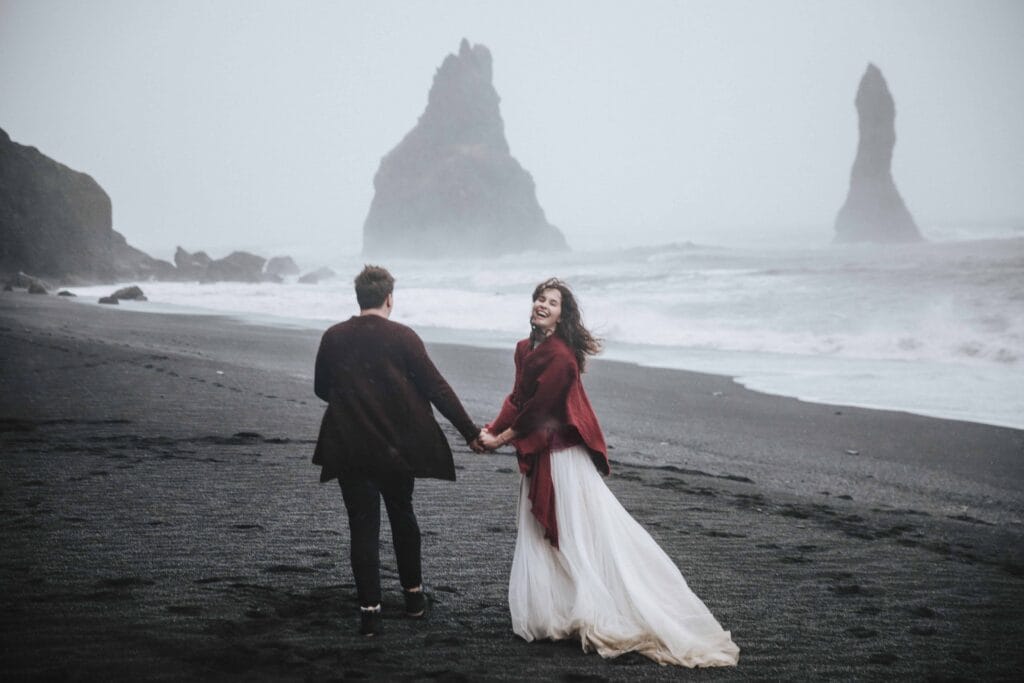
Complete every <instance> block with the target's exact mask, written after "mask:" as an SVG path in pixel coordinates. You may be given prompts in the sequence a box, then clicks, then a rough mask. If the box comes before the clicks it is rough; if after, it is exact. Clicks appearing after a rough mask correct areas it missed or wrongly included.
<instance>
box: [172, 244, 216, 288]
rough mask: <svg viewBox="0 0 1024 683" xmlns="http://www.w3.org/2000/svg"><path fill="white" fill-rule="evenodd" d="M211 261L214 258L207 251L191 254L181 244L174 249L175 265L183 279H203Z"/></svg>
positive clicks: (179, 276)
mask: <svg viewBox="0 0 1024 683" xmlns="http://www.w3.org/2000/svg"><path fill="white" fill-rule="evenodd" d="M211 261H213V259H212V258H210V257H209V256H208V255H207V254H206V252H205V251H197V252H196V253H194V254H190V253H188V252H187V251H185V250H184V249H182V248H181V247H180V246H179V247H178V248H177V249H175V250H174V265H175V267H176V268H177V269H178V270H177V273H176V275H177V277H178V278H179V279H182V280H199V279H202V277H203V276H204V275H205V274H206V269H207V268H209V267H210V262H211Z"/></svg>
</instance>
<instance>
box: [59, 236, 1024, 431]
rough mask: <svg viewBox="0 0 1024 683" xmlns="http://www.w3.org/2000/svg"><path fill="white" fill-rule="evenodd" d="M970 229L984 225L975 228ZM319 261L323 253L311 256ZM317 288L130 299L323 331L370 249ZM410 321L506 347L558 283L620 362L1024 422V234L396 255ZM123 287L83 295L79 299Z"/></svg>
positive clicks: (435, 334)
mask: <svg viewBox="0 0 1024 683" xmlns="http://www.w3.org/2000/svg"><path fill="white" fill-rule="evenodd" d="M968 236H969V235H968ZM302 265H304V266H308V269H310V270H311V269H313V268H315V267H318V266H320V265H323V264H322V263H308V264H302ZM328 265H330V266H331V267H332V268H333V269H334V270H335V271H337V272H338V273H339V274H340V275H339V277H338V278H337V279H336V280H332V281H327V282H322V283H320V284H318V285H302V284H298V283H297V282H294V281H290V282H286V283H284V284H269V283H265V284H236V283H219V284H207V285H200V284H196V283H162V282H150V283H139V284H141V285H142V287H143V289H144V290H145V292H146V294H147V296H148V297H149V299H150V301H149V302H146V303H128V304H127V305H126V308H129V309H131V310H147V311H157V312H163V313H171V314H173V313H202V312H210V313H222V314H224V313H226V314H230V315H234V316H238V317H241V318H244V319H247V320H251V321H256V322H261V323H266V324H274V325H288V326H300V327H308V328H311V329H324V328H325V327H326V326H327V325H329V324H331V323H333V322H336V321H338V320H343V319H346V318H348V317H349V316H350V315H352V314H353V313H354V312H356V311H357V306H356V302H355V295H354V293H353V291H352V284H351V282H352V277H353V276H354V275H355V273H356V272H358V270H359V269H360V268H361V266H362V259H361V258H360V257H358V256H347V257H345V256H343V257H339V258H336V259H334V260H333V261H332V262H329V263H328ZM386 265H387V267H388V268H389V269H390V270H391V271H392V273H393V274H394V275H395V277H396V278H397V285H396V295H395V312H394V319H395V320H397V321H399V322H402V323H405V324H407V325H410V326H411V327H413V328H414V329H416V330H417V331H418V332H419V333H420V335H421V336H422V337H423V338H424V339H426V340H428V341H437V342H454V343H463V344H471V345H476V346H485V347H494V348H504V349H507V350H508V351H509V353H511V350H512V344H513V342H514V341H515V340H517V339H520V338H522V337H524V336H525V335H526V334H527V333H528V331H529V324H528V319H529V310H530V294H531V292H532V289H533V287H534V285H535V284H536V283H537V282H539V281H541V280H543V279H545V278H547V277H549V276H558V277H561V278H563V279H565V280H567V281H568V282H569V283H570V284H571V285H572V287H573V289H574V290H575V291H576V293H577V295H578V297H579V299H580V301H581V303H582V305H583V310H584V316H585V320H586V322H587V324H588V326H589V327H590V328H591V329H592V330H593V331H594V332H596V333H597V334H598V335H599V336H601V337H602V338H603V339H604V340H605V345H606V350H605V352H604V354H603V356H604V357H606V358H612V359H617V360H623V361H629V362H634V363H638V364H642V365H648V366H654V367H666V368H680V369H689V370H698V371H704V372H712V373H717V374H724V375H729V376H732V377H734V378H735V379H736V381H738V382H739V383H740V384H742V385H744V386H746V387H748V388H751V389H755V390H758V391H763V392H767V393H771V394H779V395H783V396H792V397H796V398H800V399H802V400H806V401H814V402H823V403H834V404H842V405H855V406H862V407H871V408H884V409H895V410H903V411H908V412H912V413H918V414H922V415H930V416H935V417H944V418H951V419H958V420H968V421H975V422H982V423H988V424H994V425H1003V426H1009V427H1015V428H1024V238H1021V237H1015V238H999V239H964V235H963V234H959V233H957V234H954V235H951V236H949V237H947V238H946V239H944V240H943V241H937V242H929V243H926V244H916V245H901V246H874V245H868V246H842V247H836V246H831V245H827V246H826V245H822V246H813V247H800V246H796V247H792V246H791V247H785V248H770V249H764V248H762V249H752V248H738V247H712V246H698V245H692V244H674V245H665V246H660V247H642V248H632V249H620V250H603V251H591V252H573V253H571V254H568V255H564V254H554V255H553V254H527V255H517V256H506V257H502V258H498V259H491V260H485V259H480V260H477V261H465V260H452V261H447V262H445V261H433V262H422V261H414V260H393V261H389V262H388V263H387V264H386ZM112 289H113V288H112V287H111V286H109V285H107V286H102V287H88V288H77V289H73V291H74V292H75V293H77V294H79V295H81V296H82V298H81V299H79V301H84V302H86V303H88V302H89V301H95V298H94V297H98V296H100V295H105V294H109V293H110V292H111V291H112Z"/></svg>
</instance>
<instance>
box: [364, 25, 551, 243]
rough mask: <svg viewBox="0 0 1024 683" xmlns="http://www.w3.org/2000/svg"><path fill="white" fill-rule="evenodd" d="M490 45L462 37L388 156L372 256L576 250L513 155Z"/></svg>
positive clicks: (371, 230) (379, 178)
mask: <svg viewBox="0 0 1024 683" xmlns="http://www.w3.org/2000/svg"><path fill="white" fill-rule="evenodd" d="M499 101H500V98H499V97H498V93H497V92H496V91H495V89H494V86H493V85H492V83H491V53H490V51H489V50H488V49H487V48H486V47H484V46H483V45H473V46H471V45H470V44H469V42H468V41H466V40H465V39H463V41H462V43H461V45H460V46H459V54H458V55H452V54H450V55H448V56H447V57H446V58H445V60H444V62H443V63H442V64H441V67H440V68H439V69H438V70H437V73H436V74H435V75H434V83H433V86H432V87H431V88H430V94H429V96H428V99H427V108H426V110H425V111H424V112H423V114H422V116H420V118H419V122H418V123H417V124H416V127H415V128H413V129H412V130H411V131H409V133H408V134H406V136H405V137H404V138H403V139H402V141H401V142H400V143H399V144H398V146H396V147H395V148H394V149H393V150H391V151H390V152H389V153H388V154H387V156H385V157H384V158H383V159H382V160H381V164H380V168H379V169H378V171H377V175H376V176H375V177H374V180H373V185H374V189H375V194H374V197H373V202H372V203H371V205H370V211H369V213H368V215H367V216H366V221H365V223H364V224H363V253H364V254H366V255H368V256H412V257H424V258H431V257H437V256H464V255H483V254H488V255H495V254H506V253H517V252H522V251H528V250H531V249H536V248H537V247H538V246H543V248H544V249H546V250H551V249H558V250H565V249H568V247H567V245H566V243H565V238H564V237H563V236H562V233H561V232H560V231H559V230H558V228H556V227H554V226H553V225H551V224H549V223H548V221H547V218H546V217H545V216H544V210H543V209H542V208H541V207H540V204H539V203H538V202H537V193H536V189H535V187H534V183H533V178H531V177H530V174H529V173H527V172H526V171H525V170H523V167H522V166H520V165H519V162H518V161H516V160H515V159H514V158H513V157H512V156H511V154H510V153H509V147H508V142H506V140H505V125H504V123H503V122H502V120H501V112H500V110H499V106H498V103H499Z"/></svg>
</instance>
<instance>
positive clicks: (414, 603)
mask: <svg viewBox="0 0 1024 683" xmlns="http://www.w3.org/2000/svg"><path fill="white" fill-rule="evenodd" d="M402 595H404V596H405V613H406V614H408V615H409V616H410V617H413V618H414V619H419V618H420V617H422V616H423V615H424V614H426V613H427V595H426V593H424V592H423V590H422V589H421V590H418V591H407V590H403V591H402Z"/></svg>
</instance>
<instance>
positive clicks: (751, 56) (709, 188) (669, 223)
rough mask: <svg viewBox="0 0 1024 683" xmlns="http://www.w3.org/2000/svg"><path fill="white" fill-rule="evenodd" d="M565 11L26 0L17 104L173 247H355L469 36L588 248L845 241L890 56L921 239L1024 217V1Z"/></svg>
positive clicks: (49, 151) (136, 239) (547, 193)
mask: <svg viewBox="0 0 1024 683" xmlns="http://www.w3.org/2000/svg"><path fill="white" fill-rule="evenodd" d="M544 8H545V9H544V10H543V11H541V10H540V9H539V6H538V5H533V4H527V5H525V6H523V7H516V8H509V7H507V6H503V5H501V4H498V3H488V2H483V3H464V2H451V3H446V4H444V5H441V6H435V5H433V4H430V3H412V4H406V3H382V4H376V5H374V7H373V8H370V9H367V8H361V7H351V6H347V5H340V6H339V5H334V4H328V3H317V2H314V3H309V4H306V5H303V6H301V7H300V8H298V9H294V8H291V7H289V6H286V5H282V4H279V3H274V2H261V3H242V2H228V3H218V4H216V5H214V6H208V5H205V4H203V3H185V4H183V5H178V6H175V7H163V6H153V5H145V6H138V5H137V4H136V3H132V2H124V1H122V2H110V3H104V4H103V5H102V6H100V7H84V6H79V5H77V4H75V3H66V2H57V1H54V2H24V1H18V0H16V1H13V2H12V1H8V2H4V3H3V4H0V17H2V18H3V21H2V22H0V87H2V88H3V90H4V92H7V93H12V94H13V96H9V97H7V98H4V100H3V101H0V128H3V129H4V130H6V131H7V132H8V134H9V135H10V136H11V138H12V140H14V141H15V142H18V143H19V144H22V145H27V146H32V147H36V148H38V149H39V150H40V151H41V152H42V153H43V154H45V155H47V156H49V157H51V158H53V159H55V160H56V161H58V162H60V163H62V164H65V165H67V166H69V167H71V168H73V169H75V170H78V171H81V172H83V173H87V174H89V175H90V176H92V177H93V178H94V179H96V181H97V182H98V183H99V184H100V185H101V186H102V187H103V188H104V190H106V192H107V193H108V194H109V195H110V197H111V200H112V203H113V207H114V221H113V227H114V229H115V230H117V231H118V232H120V233H121V234H123V235H124V236H125V237H126V238H127V240H128V242H129V243H130V244H132V245H133V246H136V247H138V248H140V249H142V250H143V251H146V252H147V253H150V254H152V255H154V256H155V257H157V258H169V257H170V254H167V252H168V250H169V251H170V253H171V254H173V247H174V246H176V245H181V246H182V247H184V248H185V249H186V250H187V251H190V252H194V251H198V250H203V251H207V252H209V253H211V255H214V253H213V252H217V251H219V250H222V249H227V250H232V249H246V248H249V249H252V248H254V247H257V246H260V247H262V248H264V249H267V248H269V249H273V248H276V247H278V246H285V245H287V244H292V243H294V244H299V245H310V248H314V246H315V248H316V249H317V250H319V251H321V252H334V253H336V254H337V255H338V256H344V255H350V254H354V253H358V252H359V250H360V249H361V246H362V224H363V220H364V219H365V217H366V213H367V211H368V209H369V205H370V200H371V199H372V196H373V175H374V174H375V173H376V171H377V168H378V165H379V161H380V159H381V157H383V156H384V155H385V154H386V153H388V152H389V151H390V150H391V149H393V148H394V146H395V145H397V144H398V142H399V141H400V140H401V139H402V137H403V136H404V135H405V134H406V133H407V132H408V131H409V130H411V129H412V127H413V126H414V125H415V122H416V119H417V118H418V117H419V116H420V114H422V112H423V108H424V106H425V103H426V98H427V92H428V91H429V88H430V85H431V80H432V75H433V73H434V71H435V70H436V68H437V67H438V66H439V65H440V64H441V62H442V61H443V59H444V57H445V56H446V55H447V54H449V53H453V52H455V51H457V49H458V44H459V41H460V40H461V39H462V38H463V37H465V38H467V39H468V40H469V41H470V42H472V43H474V44H483V45H486V46H487V47H488V48H489V49H490V51H491V53H492V55H493V57H494V85H495V88H496V90H497V91H498V94H499V96H500V97H501V98H502V101H501V113H502V118H503V121H504V123H505V133H506V138H507V139H508V142H509V145H510V148H511V153H512V155H513V156H514V157H515V158H516V159H517V160H519V162H520V163H521V164H522V165H523V167H524V168H525V169H526V170H527V171H528V172H529V173H530V174H531V175H532V176H533V178H534V181H535V183H536V186H537V195H538V199H539V201H540V204H541V206H542V207H543V208H544V210H545V212H546V215H547V218H548V220H549V222H550V223H552V224H553V225H555V226H556V227H558V228H559V229H560V230H562V232H563V234H564V235H565V236H566V239H567V240H568V242H569V244H570V247H571V248H573V249H574V250H581V251H587V250H590V249H595V248H596V249H602V248H603V249H608V248H616V247H634V246H655V245H659V244H669V243H673V242H676V243H686V242H694V243H697V244H713V245H716V246H718V245H720V246H737V245H750V246H758V245H760V246H764V245H770V244H774V243H777V242H779V241H786V240H791V241H793V242H794V243H798V242H802V241H808V240H810V241H812V242H813V241H815V240H818V239H820V242H821V243H828V242H830V241H831V239H832V237H833V234H834V232H833V225H834V221H835V217H836V214H837V213H838V211H839V208H840V206H841V205H842V203H843V201H844V199H845V196H846V192H847V190H848V187H849V174H850V168H851V166H852V164H853V159H854V155H855V152H856V145H857V116H856V111H855V109H854V106H853V98H854V95H855V93H856V89H857V85H858V83H859V80H860V77H861V75H862V74H863V72H864V69H865V68H866V67H867V64H868V63H869V62H870V63H874V64H876V65H877V66H878V67H879V68H880V69H881V71H882V73H883V75H884V76H885V78H886V80H887V82H888V84H889V88H890V91H891V92H892V94H893V97H894V98H895V101H896V107H897V118H896V132H897V144H896V149H895V153H894V159H893V176H894V179H895V182H896V186H897V188H898V189H899V191H900V193H901V195H902V197H903V199H904V201H905V202H906V204H907V206H908V208H909V209H910V212H911V214H912V215H913V216H914V218H915V219H916V221H917V223H918V225H919V226H920V227H921V229H922V231H923V232H924V233H925V234H926V236H927V235H928V233H929V229H930V228H940V229H944V227H943V226H945V227H949V228H955V227H965V226H985V225H990V226H991V225H995V226H1002V227H1007V228H1017V229H1019V228H1020V227H1022V226H1024V194H1022V193H1021V192H1020V191H1019V188H1020V187H1022V186H1024V123H1022V121H1021V119H1020V117H1019V112H1020V111H1024V83H1022V82H1021V81H1020V79H1017V78H1013V75H1014V74H1015V73H1016V72H1017V71H1018V70H1019V67H1020V66H1022V65H1024V41H1019V40H1018V39H1017V33H1018V31H1017V29H1019V28H1020V27H1024V6H1022V5H1021V4H1019V3H1013V2H1005V1H990V2H985V3H964V2H953V1H948V0H947V1H945V2H924V1H913V2H899V3H883V2H865V3H859V4H857V5H855V6H851V5H848V4H843V3H838V2H824V3H806V2H782V3H773V4H771V5H763V4H760V3H751V2H729V3H706V2H686V3H671V2H657V3H648V4H645V5H644V6H643V7H642V8H640V9H630V8H626V7H624V6H622V5H620V4H616V3H612V2H604V3H577V2H563V3H557V4H555V5H551V6H548V5H545V6H544ZM566 46H571V49H567V48H566ZM265 255H267V256H270V255H274V254H269V253H268V254H265Z"/></svg>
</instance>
